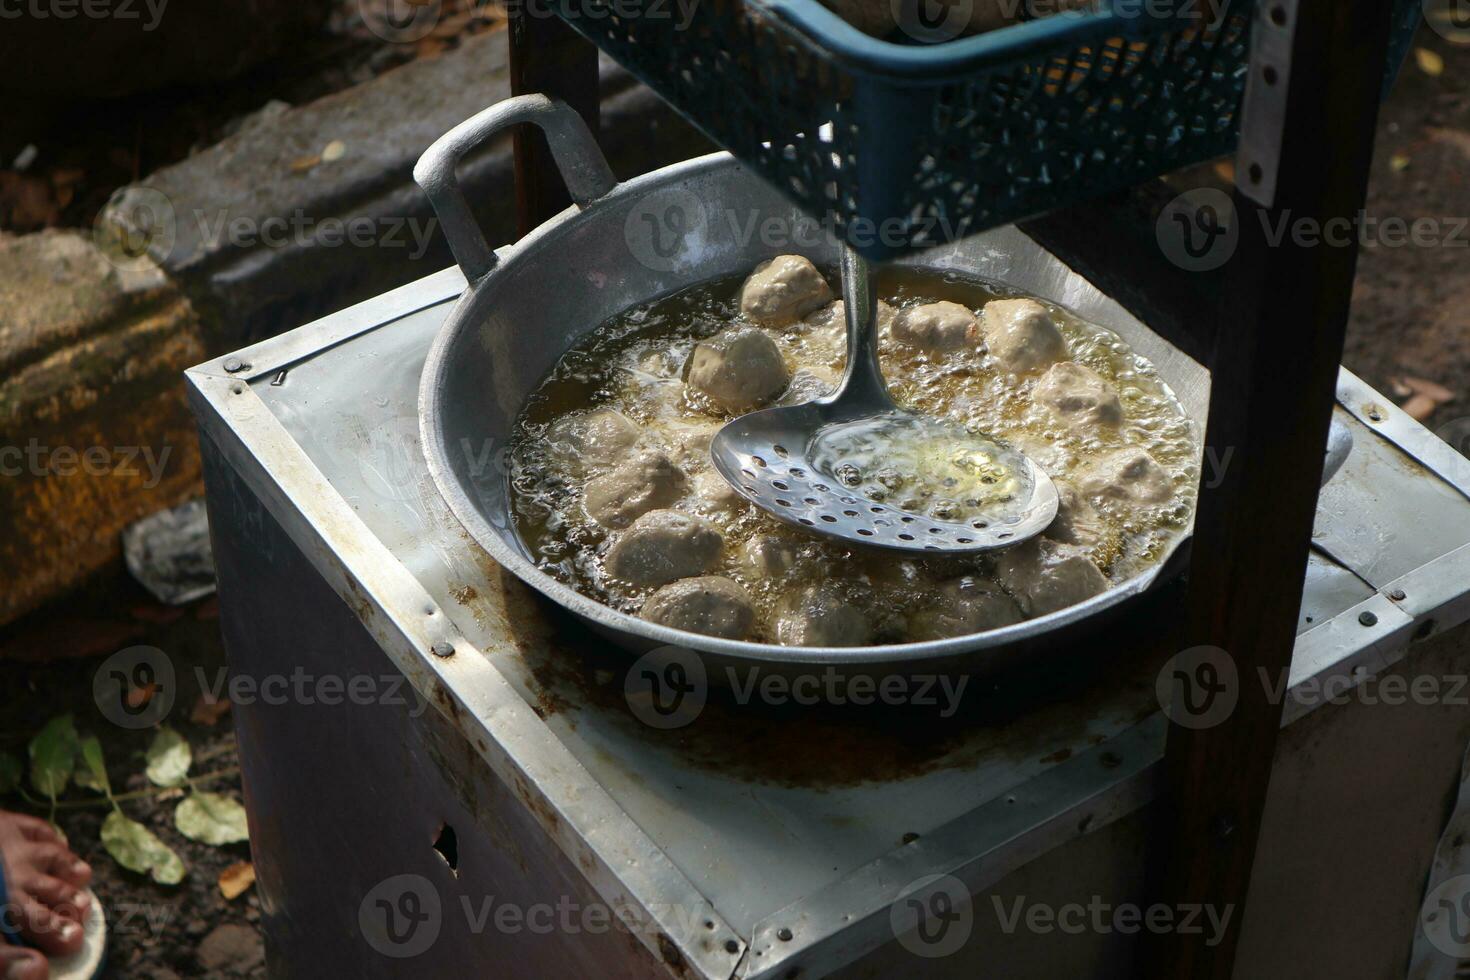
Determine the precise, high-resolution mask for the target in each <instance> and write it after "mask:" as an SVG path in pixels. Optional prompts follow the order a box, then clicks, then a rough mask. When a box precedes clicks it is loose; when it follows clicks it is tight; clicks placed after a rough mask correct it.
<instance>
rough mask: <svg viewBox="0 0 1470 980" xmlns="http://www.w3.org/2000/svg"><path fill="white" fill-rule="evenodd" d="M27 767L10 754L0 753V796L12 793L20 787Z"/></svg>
mask: <svg viewBox="0 0 1470 980" xmlns="http://www.w3.org/2000/svg"><path fill="white" fill-rule="evenodd" d="M24 772H25V766H23V765H21V761H20V760H19V759H17V758H16V757H15V756H13V755H11V754H10V753H9V752H0V796H4V795H5V794H6V793H12V792H14V791H15V788H16V787H17V786H19V785H20V780H21V774H22V773H24Z"/></svg>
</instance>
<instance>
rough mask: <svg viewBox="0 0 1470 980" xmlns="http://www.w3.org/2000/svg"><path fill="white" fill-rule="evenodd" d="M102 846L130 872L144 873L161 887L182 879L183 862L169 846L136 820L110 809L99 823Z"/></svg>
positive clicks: (176, 882)
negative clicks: (100, 823) (100, 824)
mask: <svg viewBox="0 0 1470 980" xmlns="http://www.w3.org/2000/svg"><path fill="white" fill-rule="evenodd" d="M102 846H103V847H105V848H107V853H108V854H111V855H112V856H113V857H114V858H116V859H117V863H118V864H120V865H122V866H123V867H124V868H127V869H128V870H129V871H136V872H138V873H139V874H146V875H148V877H150V878H152V879H153V880H154V881H156V882H158V883H159V884H160V885H177V884H178V883H179V882H181V881H183V880H184V862H183V861H180V860H179V856H178V855H177V854H175V853H174V852H173V851H171V850H170V849H169V846H168V845H167V844H165V843H164V842H163V841H161V840H159V839H158V837H157V836H156V835H155V834H154V833H153V831H151V830H149V829H148V828H147V827H145V826H143V825H142V824H140V823H138V822H137V821H136V820H129V819H128V818H127V817H125V816H123V814H122V813H121V812H120V811H118V810H113V811H112V812H111V813H109V814H108V815H107V819H106V820H104V821H103V822H102Z"/></svg>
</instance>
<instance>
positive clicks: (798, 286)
mask: <svg viewBox="0 0 1470 980" xmlns="http://www.w3.org/2000/svg"><path fill="white" fill-rule="evenodd" d="M831 299H832V288H831V287H830V286H828V285H827V280H825V279H823V278H822V274H821V273H820V272H818V271H817V267H816V266H814V265H812V264H811V262H810V260H808V259H806V258H803V257H802V256H800V255H778V256H776V257H775V258H774V259H771V260H770V261H768V262H762V263H761V264H760V265H758V266H756V267H755V271H754V272H752V273H751V274H750V278H748V279H746V280H745V285H743V286H741V287H740V312H741V313H744V314H745V315H746V316H747V317H749V318H750V319H752V320H754V321H755V322H756V323H760V324H765V325H767V326H779V325H785V324H790V323H794V322H796V321H797V320H800V319H801V318H802V317H804V316H806V315H807V314H808V313H810V312H811V311H812V310H815V309H816V308H817V307H819V306H822V305H823V304H825V303H827V302H828V301H830V300H831Z"/></svg>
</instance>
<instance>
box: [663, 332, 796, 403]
mask: <svg viewBox="0 0 1470 980" xmlns="http://www.w3.org/2000/svg"><path fill="white" fill-rule="evenodd" d="M685 380H686V381H687V382H688V384H690V385H692V386H693V387H694V388H695V389H697V390H698V391H699V392H700V393H701V394H703V395H704V396H705V397H706V398H707V399H709V401H710V402H712V403H713V404H714V405H715V406H716V407H718V408H720V409H721V410H723V411H726V412H730V413H732V414H734V413H739V412H748V411H750V410H751V409H754V408H759V407H760V406H762V405H764V404H766V403H767V402H769V401H770V400H771V399H773V398H775V397H776V396H777V395H779V394H781V392H783V391H785V390H786V386H787V385H788V384H790V383H791V372H790V370H789V369H788V368H787V367H786V361H785V359H784V358H783V357H782V356H781V348H779V347H777V346H776V342H775V341H774V340H772V339H771V338H770V337H767V336H766V335H765V334H763V333H761V332H760V331H759V330H756V329H755V328H753V327H742V328H738V329H735V330H727V331H725V332H724V333H722V334H720V335H719V336H717V337H715V338H714V339H713V340H707V341H704V342H703V343H700V344H696V345H695V346H694V351H693V353H691V354H690V355H689V367H688V371H687V372H686V374H685Z"/></svg>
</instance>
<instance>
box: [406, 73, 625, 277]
mask: <svg viewBox="0 0 1470 980" xmlns="http://www.w3.org/2000/svg"><path fill="white" fill-rule="evenodd" d="M521 123H534V124H535V125H536V126H538V127H540V129H541V131H542V132H543V133H545V134H546V142H547V143H548V144H549V145H550V146H551V155H552V158H553V159H555V160H556V169H557V170H558V171H560V172H561V179H562V180H563V182H565V183H566V185H567V191H568V193H570V194H571V197H572V200H573V201H575V202H576V204H577V206H578V207H586V206H587V205H588V204H590V203H592V202H593V201H595V200H597V199H598V198H599V197H602V196H603V195H604V194H606V193H607V192H608V191H610V190H612V189H613V187H615V186H617V178H615V177H614V176H613V172H612V168H611V167H609V166H608V165H607V158H606V157H604V156H603V155H602V151H601V150H600V149H598V147H597V141H596V140H595V139H593V138H592V133H591V131H589V130H588V129H587V124H586V123H585V122H583V121H582V117H581V116H579V115H577V112H576V110H574V109H573V108H572V107H571V106H569V105H567V104H566V103H565V102H563V101H561V100H560V99H553V98H548V97H547V96H545V95H518V96H516V97H515V98H512V99H506V100H505V101H504V102H497V103H496V104H495V105H493V106H491V107H490V108H488V109H486V110H485V111H483V112H480V113H478V114H476V115H473V116H471V117H470V118H468V119H466V120H465V121H464V122H462V123H460V124H459V125H458V126H455V127H454V128H453V129H451V130H450V131H449V132H447V133H445V134H444V135H443V136H441V137H439V138H438V139H437V140H435V141H434V145H433V146H430V147H429V148H428V149H427V150H425V151H424V155H423V156H421V157H419V162H418V163H417V164H415V165H414V168H413V179H414V181H415V182H416V183H417V184H418V185H419V186H420V187H422V188H423V189H424V193H425V194H427V195H428V196H429V203H430V204H432V205H433V207H434V213H435V214H436V215H438V216H439V224H440V226H442V227H443V229H444V237H445V238H447V239H448V240H449V250H450V251H451V252H453V253H454V259H455V261H456V262H458V263H459V267H460V268H461V269H462V270H464V275H465V278H466V279H467V280H469V282H471V283H474V282H476V281H478V280H480V279H482V278H484V276H485V275H486V274H487V273H488V272H489V271H490V270H491V269H493V268H495V250H494V249H493V248H491V246H490V243H489V242H488V241H486V240H485V232H484V230H483V229H481V228H480V225H479V222H477V221H476V220H475V216H474V213H473V212H472V211H471V210H470V205H469V202H468V201H467V200H466V199H465V195H464V188H463V187H462V186H461V185H460V183H459V177H458V176H457V175H456V174H455V167H456V166H458V164H459V161H460V160H461V159H463V157H464V156H465V154H467V153H468V152H470V150H472V149H474V148H475V147H476V146H479V145H480V144H481V143H483V142H485V140H487V139H489V138H490V137H491V136H494V135H495V134H496V133H499V132H501V131H502V130H504V129H507V128H509V127H511V126H516V125H519V124H521Z"/></svg>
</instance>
